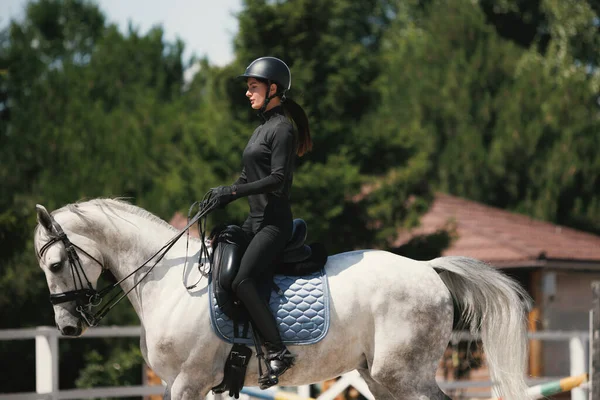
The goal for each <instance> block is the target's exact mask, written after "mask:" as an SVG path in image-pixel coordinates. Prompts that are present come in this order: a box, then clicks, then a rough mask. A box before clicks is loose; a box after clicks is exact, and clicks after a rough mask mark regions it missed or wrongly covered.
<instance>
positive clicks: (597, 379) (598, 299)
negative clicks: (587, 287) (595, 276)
mask: <svg viewBox="0 0 600 400" xmlns="http://www.w3.org/2000/svg"><path fill="white" fill-rule="evenodd" d="M592 294H593V299H592V310H593V321H592V324H593V327H592V338H591V339H592V370H591V371H590V375H589V377H590V380H591V382H590V383H591V389H592V390H591V393H592V396H591V398H592V399H600V281H594V282H592Z"/></svg>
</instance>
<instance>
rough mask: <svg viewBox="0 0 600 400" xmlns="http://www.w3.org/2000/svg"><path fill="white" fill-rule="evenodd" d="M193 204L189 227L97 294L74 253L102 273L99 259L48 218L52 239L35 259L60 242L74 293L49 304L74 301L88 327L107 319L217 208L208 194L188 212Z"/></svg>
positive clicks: (205, 251)
mask: <svg viewBox="0 0 600 400" xmlns="http://www.w3.org/2000/svg"><path fill="white" fill-rule="evenodd" d="M196 204H197V205H198V208H199V210H198V212H197V213H196V214H195V215H194V216H193V217H192V218H191V219H190V218H188V224H187V225H186V226H185V227H184V228H183V229H182V230H181V231H180V232H178V233H177V234H176V235H175V236H174V237H173V238H171V239H170V240H169V241H168V242H167V243H166V244H165V245H164V246H163V247H161V248H160V249H159V250H158V251H157V252H156V253H154V254H153V255H152V256H151V257H150V258H148V259H147V260H146V261H145V262H144V263H143V264H142V265H140V266H139V267H138V268H136V269H135V270H133V271H132V272H131V273H130V274H128V275H127V276H125V277H124V278H123V279H121V280H119V281H118V282H116V283H114V284H112V285H110V286H107V287H105V288H104V289H101V290H100V291H98V290H96V289H94V287H93V285H92V283H91V282H90V280H89V279H88V277H87V275H86V274H85V271H84V269H83V266H82V265H81V259H80V258H79V254H78V253H77V251H80V252H81V253H83V254H85V255H86V256H87V257H89V258H90V259H92V260H93V261H95V262H96V263H97V264H98V265H99V266H100V267H101V268H102V271H104V270H106V267H105V266H104V265H103V264H102V263H101V262H100V261H98V259H96V258H95V257H93V256H92V255H90V254H89V253H88V252H87V251H85V250H83V249H82V248H81V247H79V246H77V245H76V244H74V243H72V242H71V241H70V240H69V238H68V236H67V234H66V233H65V232H64V230H63V229H62V227H61V226H60V224H59V223H58V222H56V220H55V219H54V217H52V216H51V215H50V221H51V222H52V230H53V238H52V239H50V240H49V241H48V242H46V243H45V244H44V245H43V246H42V247H41V248H40V250H39V253H38V257H39V258H40V259H41V257H42V256H43V255H44V253H45V252H46V251H47V250H48V249H49V248H50V247H51V246H52V245H54V244H55V243H58V242H61V243H62V244H63V245H64V247H65V250H66V252H67V257H68V261H69V266H70V268H71V275H72V277H73V285H74V287H75V289H74V290H69V291H66V292H62V293H52V294H50V303H52V305H57V304H62V303H66V302H69V301H75V302H76V310H77V312H78V313H79V314H81V316H82V318H83V319H84V320H85V321H86V323H87V324H88V325H89V326H96V325H98V323H99V322H100V320H101V319H102V318H104V316H106V314H108V312H109V311H110V310H111V309H112V308H113V307H114V306H116V305H117V304H118V303H119V302H120V301H121V300H122V299H123V298H124V297H126V296H127V295H128V294H129V293H130V292H131V291H132V290H133V289H135V288H136V287H137V286H138V285H139V284H140V283H141V282H142V281H143V280H144V279H145V278H146V277H147V276H148V274H149V273H150V272H152V270H153V269H154V267H156V265H157V264H158V263H159V262H160V260H162V259H163V257H164V256H165V255H166V254H167V252H168V251H169V250H170V249H171V248H172V247H173V246H174V245H175V243H176V242H177V241H178V240H179V239H180V238H181V236H183V234H185V233H186V231H188V229H189V228H190V227H191V226H192V225H193V224H194V223H196V222H197V223H198V224H200V223H201V219H202V218H204V220H205V222H206V216H207V215H208V214H209V213H210V212H211V211H213V210H214V209H215V208H216V207H217V205H218V204H217V201H216V199H214V198H212V197H211V195H210V192H209V193H207V195H205V196H204V199H203V200H202V201H200V202H196V203H194V204H193V205H192V207H191V208H190V210H191V209H192V208H193V207H194V206H195V205H196ZM200 231H201V233H202V238H201V239H202V249H201V251H200V255H199V257H200V258H201V257H202V255H203V254H204V255H206V256H207V257H208V249H207V248H206V245H205V240H204V230H200ZM188 239H189V234H188ZM153 259H155V262H154V264H153V265H152V266H151V267H150V268H149V269H148V271H146V273H145V274H144V275H143V276H142V277H141V278H140V279H139V280H138V281H137V282H136V283H135V284H134V285H133V286H132V287H131V289H129V290H128V291H127V292H126V293H123V294H122V295H121V296H119V293H117V294H115V295H114V296H113V297H111V299H110V300H109V301H108V302H107V303H106V304H105V305H104V306H103V307H102V308H101V309H100V310H98V311H96V312H93V311H92V308H93V307H97V306H99V305H100V304H101V303H102V301H103V299H104V298H105V297H106V296H107V295H108V294H109V293H111V292H112V291H113V290H115V289H116V288H117V287H119V285H120V284H121V283H122V282H123V281H125V280H126V279H128V278H129V277H131V276H132V275H134V274H135V273H136V272H138V271H139V270H140V269H142V268H143V267H145V266H146V265H147V264H148V263H149V262H150V261H152V260H153ZM186 264H187V249H186ZM202 266H203V264H202V263H199V265H198V267H199V269H200V272H201V274H202V276H204V277H207V276H208V274H209V272H207V271H203V270H202ZM184 269H185V268H184ZM117 297H118V298H117Z"/></svg>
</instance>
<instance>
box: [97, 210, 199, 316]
mask: <svg viewBox="0 0 600 400" xmlns="http://www.w3.org/2000/svg"><path fill="white" fill-rule="evenodd" d="M95 211H96V212H94V213H93V217H92V218H91V222H92V223H93V224H94V225H95V226H94V228H95V229H96V232H97V240H96V241H97V243H98V244H99V246H100V252H101V253H102V255H103V258H104V260H105V266H106V267H107V268H108V269H109V270H110V272H111V273H112V274H113V275H114V277H115V278H116V279H117V280H118V281H121V280H123V282H121V283H120V285H121V288H122V289H123V292H125V293H126V292H128V291H129V290H130V289H131V288H132V287H133V286H134V285H136V284H137V283H138V282H140V279H142V278H143V277H144V275H145V273H146V272H147V271H148V269H149V268H151V267H152V266H153V265H154V264H155V262H156V257H154V258H153V259H152V260H150V261H149V262H148V263H147V264H146V266H144V267H142V268H140V269H139V271H138V272H135V271H136V269H138V268H139V267H140V266H141V265H142V264H144V263H145V262H146V261H148V259H149V258H150V257H152V256H154V255H155V254H156V253H157V252H158V251H159V250H160V249H161V248H162V247H163V246H164V245H165V244H166V243H167V242H168V241H169V240H170V239H172V238H173V237H174V236H175V235H176V234H177V231H176V230H175V229H172V228H170V227H169V226H168V225H167V224H166V223H161V222H157V221H153V220H151V219H149V218H147V217H144V216H142V215H136V214H134V213H130V212H127V211H123V210H116V209H111V212H98V211H97V210H95ZM185 247H186V240H185V234H184V236H183V237H182V238H180V239H179V240H178V241H177V243H176V244H175V245H174V246H173V247H172V248H171V250H169V253H168V256H167V257H171V256H172V255H175V254H176V255H177V256H179V257H181V256H184V255H185V252H186V248H185ZM199 247H200V245H199V243H198V241H196V240H194V241H192V240H190V242H189V255H190V263H191V262H192V260H193V255H194V254H197V253H198V250H199ZM130 274H133V275H131V276H129V275H130ZM128 276H129V277H128ZM147 281H148V279H144V280H143V281H141V283H140V286H138V287H136V288H135V289H134V290H131V291H130V292H129V294H128V295H127V296H128V298H129V300H130V302H131V303H132V305H133V307H134V308H135V310H136V312H137V313H138V316H139V317H140V319H141V317H142V315H141V301H140V298H139V290H138V289H141V286H143V285H145V284H146V283H147ZM154 282H156V284H157V285H159V286H160V285H169V284H172V282H168V281H167V280H166V279H159V280H158V281H156V280H154ZM179 283H180V285H179V286H181V287H183V286H182V285H181V282H179ZM173 289H176V287H174V288H173Z"/></svg>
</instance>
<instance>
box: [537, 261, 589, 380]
mask: <svg viewBox="0 0 600 400" xmlns="http://www.w3.org/2000/svg"><path fill="white" fill-rule="evenodd" d="M594 280H600V273H589V272H577V271H544V273H543V275H542V282H541V286H542V293H543V305H542V321H541V327H542V329H543V330H550V331H588V329H589V311H590V309H591V307H592V289H591V282H592V281H594ZM542 345H543V351H542V356H543V361H542V363H543V366H544V371H543V375H544V376H561V377H562V376H568V375H569V372H570V360H569V342H568V341H543V343H542Z"/></svg>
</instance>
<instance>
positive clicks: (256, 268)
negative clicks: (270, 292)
mask: <svg viewBox="0 0 600 400" xmlns="http://www.w3.org/2000/svg"><path fill="white" fill-rule="evenodd" d="M269 222H271V221H269ZM243 228H244V230H246V229H247V224H244V227H243ZM291 236H292V221H291V219H289V220H287V219H286V220H283V221H277V222H275V223H266V224H265V223H263V224H261V227H260V230H259V231H258V232H256V234H255V235H254V237H252V239H251V240H250V243H249V244H248V247H247V248H246V251H245V252H244V255H243V257H242V261H241V263H240V269H239V271H238V273H237V275H236V277H235V279H234V281H233V284H232V287H233V290H234V291H235V292H237V287H238V285H239V284H240V282H242V281H243V280H244V279H248V278H251V279H252V280H254V281H255V282H260V281H262V280H264V279H269V277H270V276H271V275H272V273H273V268H274V267H275V264H274V261H275V258H276V257H277V256H278V255H279V254H281V252H282V251H283V249H285V245H286V244H287V242H288V241H289V240H290V238H291Z"/></svg>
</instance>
